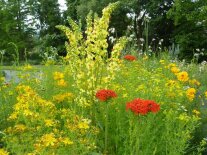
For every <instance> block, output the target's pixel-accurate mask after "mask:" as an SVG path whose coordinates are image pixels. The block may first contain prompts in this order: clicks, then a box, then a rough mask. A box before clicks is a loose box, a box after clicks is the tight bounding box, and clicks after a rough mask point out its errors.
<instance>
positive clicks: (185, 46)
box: [168, 0, 207, 58]
mask: <svg viewBox="0 0 207 155" xmlns="http://www.w3.org/2000/svg"><path fill="white" fill-rule="evenodd" d="M206 8H207V2H206V1H190V0H185V1H181V0H176V1H175V3H174V5H173V7H172V8H171V9H170V11H169V12H168V17H169V18H171V19H173V20H174V24H175V26H176V27H175V31H174V38H175V42H176V43H178V44H180V46H181V55H180V56H181V57H182V58H184V57H186V58H192V57H193V55H194V53H196V52H197V53H199V51H200V52H201V49H203V50H202V52H203V53H204V54H207V53H206V52H207V51H206V48H207V38H206V30H207V22H206V13H207V10H206ZM196 49H199V51H198V50H197V51H196Z"/></svg>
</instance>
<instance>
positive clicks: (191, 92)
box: [186, 88, 196, 101]
mask: <svg viewBox="0 0 207 155" xmlns="http://www.w3.org/2000/svg"><path fill="white" fill-rule="evenodd" d="M195 94H196V90H195V88H189V89H188V90H187V91H186V95H187V97H188V99H189V100H190V101H192V100H193V99H194V98H195Z"/></svg>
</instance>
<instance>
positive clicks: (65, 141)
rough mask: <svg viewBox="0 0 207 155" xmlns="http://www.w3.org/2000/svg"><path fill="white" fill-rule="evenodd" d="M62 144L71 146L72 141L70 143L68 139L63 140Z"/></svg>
mask: <svg viewBox="0 0 207 155" xmlns="http://www.w3.org/2000/svg"><path fill="white" fill-rule="evenodd" d="M62 142H63V144H65V145H72V144H73V141H71V140H70V139H69V138H63V139H62Z"/></svg>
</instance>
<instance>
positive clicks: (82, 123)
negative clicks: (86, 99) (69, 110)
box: [78, 119, 91, 129]
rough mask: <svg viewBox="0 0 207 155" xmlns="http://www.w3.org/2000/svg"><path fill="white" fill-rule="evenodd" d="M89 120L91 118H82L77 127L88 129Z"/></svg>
mask: <svg viewBox="0 0 207 155" xmlns="http://www.w3.org/2000/svg"><path fill="white" fill-rule="evenodd" d="M90 122H91V120H89V119H82V122H80V123H79V124H78V128H79V129H89V128H90V126H89V124H90Z"/></svg>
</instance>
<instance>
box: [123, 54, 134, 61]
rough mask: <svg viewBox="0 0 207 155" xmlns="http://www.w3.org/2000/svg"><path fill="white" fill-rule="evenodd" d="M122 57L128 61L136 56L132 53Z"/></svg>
mask: <svg viewBox="0 0 207 155" xmlns="http://www.w3.org/2000/svg"><path fill="white" fill-rule="evenodd" d="M124 59H126V60H128V61H134V60H136V57H135V56H133V55H125V56H124Z"/></svg>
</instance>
